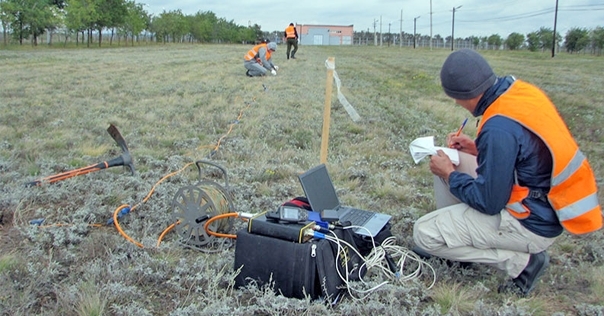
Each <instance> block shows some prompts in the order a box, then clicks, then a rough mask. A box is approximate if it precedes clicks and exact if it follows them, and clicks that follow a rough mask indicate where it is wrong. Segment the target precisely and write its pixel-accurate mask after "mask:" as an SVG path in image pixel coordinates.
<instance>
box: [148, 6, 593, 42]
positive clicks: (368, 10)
mask: <svg viewBox="0 0 604 316" xmlns="http://www.w3.org/2000/svg"><path fill="white" fill-rule="evenodd" d="M137 2H138V1H137ZM140 2H141V3H146V4H147V6H146V7H145V8H146V10H147V12H149V13H154V14H160V13H161V12H163V11H175V10H179V9H180V10H181V11H182V13H183V14H185V15H193V14H195V13H197V12H199V11H202V12H204V11H211V12H214V14H216V16H217V17H219V18H224V19H226V20H227V21H233V22H235V23H236V24H238V25H243V26H247V25H249V24H252V25H253V24H258V25H260V26H261V27H262V30H263V31H268V32H272V31H283V30H284V29H285V27H286V26H287V25H288V24H289V23H290V22H293V23H297V24H328V25H351V24H352V25H354V30H355V31H367V30H369V31H370V32H373V31H374V24H375V29H376V31H377V32H378V33H379V32H380V27H381V30H382V32H383V33H387V32H388V29H389V28H390V32H391V33H398V32H400V30H401V11H402V30H403V32H406V33H413V26H414V25H413V24H414V18H416V17H419V18H417V19H416V20H415V24H416V25H415V26H416V32H417V33H418V34H422V35H430V25H432V34H433V35H437V34H439V35H441V36H442V37H447V36H450V35H451V26H452V18H453V8H454V7H455V8H457V7H459V6H461V7H460V8H458V9H456V10H455V37H456V38H458V37H462V38H464V37H468V36H471V35H476V36H489V35H492V34H499V35H500V36H502V37H503V38H506V37H507V36H508V35H509V34H510V33H512V32H517V33H521V34H525V35H526V34H527V33H529V32H533V31H536V30H538V29H539V28H540V27H548V28H550V29H553V28H554V15H555V7H556V0H497V1H487V0H398V1H395V0H373V1H372V0H301V1H299V0H293V1H292V0H287V1H284V0H255V1H250V0H202V1H200V0H141V1H140ZM430 3H432V9H430ZM571 3H572V4H571ZM430 12H432V14H430ZM430 16H432V23H430ZM380 20H381V23H380ZM374 22H375V23H374ZM596 26H602V27H604V0H559V2H558V19H557V24H556V30H557V31H558V32H559V33H560V34H561V35H562V36H564V35H565V34H566V32H567V31H568V30H569V29H571V28H573V27H581V28H587V29H593V28H595V27H596Z"/></svg>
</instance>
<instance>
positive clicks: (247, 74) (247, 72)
mask: <svg viewBox="0 0 604 316" xmlns="http://www.w3.org/2000/svg"><path fill="white" fill-rule="evenodd" d="M245 75H246V76H248V77H253V76H252V75H250V71H249V70H248V71H246V72H245Z"/></svg>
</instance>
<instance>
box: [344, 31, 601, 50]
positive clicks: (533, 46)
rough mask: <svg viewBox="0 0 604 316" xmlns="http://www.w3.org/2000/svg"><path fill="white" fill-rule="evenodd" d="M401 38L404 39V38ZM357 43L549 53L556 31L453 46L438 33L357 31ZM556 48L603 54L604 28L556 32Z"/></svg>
mask: <svg viewBox="0 0 604 316" xmlns="http://www.w3.org/2000/svg"><path fill="white" fill-rule="evenodd" d="M401 35H402V37H401ZM354 37H355V44H358V45H376V44H377V45H382V46H383V45H388V46H390V45H401V46H403V45H405V46H414V44H417V45H418V46H422V47H425V46H429V45H430V41H431V42H432V43H431V44H432V45H433V46H435V47H441V48H447V47H452V44H453V45H454V46H455V47H464V48H473V49H509V50H519V49H526V50H529V51H532V52H536V51H547V50H550V49H551V48H552V47H553V46H554V42H553V41H554V32H553V30H552V29H551V28H547V27H541V28H539V30H536V31H533V32H530V33H528V34H526V36H525V35H524V34H520V33H517V32H513V33H510V34H509V35H508V37H507V38H503V37H501V36H500V35H499V34H492V35H490V36H483V37H478V36H469V37H466V38H461V37H459V38H456V39H455V42H454V43H451V40H452V39H451V36H447V37H444V38H443V37H441V36H440V35H439V34H436V35H434V36H433V37H432V38H430V36H428V35H422V34H415V35H414V34H410V33H405V32H403V33H402V34H398V33H384V34H379V33H375V32H365V31H360V32H356V31H355V32H354ZM556 44H557V45H556V46H557V47H558V48H559V49H563V50H566V51H567V52H569V53H577V52H588V53H591V54H597V55H600V54H602V52H603V51H604V28H603V27H601V26H598V27H595V28H594V29H586V28H579V27H575V28H571V29H569V30H568V31H567V32H566V34H565V35H564V37H562V35H560V33H559V32H556Z"/></svg>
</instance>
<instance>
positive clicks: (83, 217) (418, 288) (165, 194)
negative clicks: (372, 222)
mask: <svg viewBox="0 0 604 316" xmlns="http://www.w3.org/2000/svg"><path fill="white" fill-rule="evenodd" d="M248 49H249V47H248V46H242V45H229V46H227V45H224V46H216V45H207V46H206V45H204V46H201V45H174V46H172V45H161V46H141V47H128V48H103V49H68V50H62V49H48V48H45V47H37V48H35V49H31V48H28V49H3V50H0V74H1V76H0V135H1V136H2V137H1V139H0V170H1V173H0V183H1V185H0V211H1V213H0V225H1V226H0V284H2V285H1V286H0V315H34V314H36V315H339V314H342V315H370V314H374V315H407V314H408V315H443V314H450V315H554V314H555V315H602V314H604V304H603V303H602V302H604V265H603V264H604V235H603V233H602V232H601V231H599V232H596V233H593V234H591V235H588V236H583V237H576V236H571V235H569V234H567V233H565V234H563V235H562V236H561V237H559V238H558V240H557V242H556V243H555V244H554V245H553V246H552V247H551V248H550V255H551V258H552V262H551V266H550V268H549V270H548V272H547V273H546V274H545V275H544V277H543V278H542V282H541V283H540V285H539V286H538V288H537V290H536V291H535V293H534V294H533V295H531V296H530V297H528V298H519V297H516V296H510V295H500V294H498V293H497V291H496V289H497V286H498V285H499V284H500V283H502V282H503V281H504V280H505V276H504V275H503V274H502V273H501V272H498V271H497V270H495V269H492V268H489V267H486V266H477V265H475V266H473V267H470V268H460V267H459V266H456V265H454V266H448V265H447V264H446V263H444V262H441V261H440V260H431V261H430V262H429V263H430V264H431V265H432V267H434V269H435V271H436V277H437V281H436V284H435V285H434V287H432V288H428V286H427V285H428V282H426V278H420V279H417V280H412V281H408V282H391V283H390V284H388V285H386V286H383V287H381V288H380V289H378V290H376V291H375V292H374V293H372V294H371V295H369V296H368V297H367V298H366V299H364V300H355V299H351V298H347V299H344V300H343V301H342V302H340V303H339V304H338V305H335V306H327V305H325V304H324V303H322V302H318V301H311V300H310V299H306V300H304V299H302V300H299V299H292V298H285V297H282V296H276V295H274V293H273V292H272V291H271V290H270V288H260V289H258V288H254V287H248V288H244V289H236V288H234V286H233V285H234V282H233V279H234V276H235V274H236V272H235V271H233V261H234V247H232V243H229V242H228V241H227V242H226V243H225V244H222V245H218V246H217V247H215V248H213V249H214V250H215V251H214V252H212V253H207V250H208V249H191V248H190V247H186V246H183V244H182V243H181V242H180V238H179V235H178V234H177V233H176V232H175V231H174V230H172V231H168V232H167V233H166V234H165V235H162V233H163V232H165V231H166V230H167V229H168V228H169V226H170V225H171V224H172V223H174V221H175V220H174V210H173V206H172V202H173V199H174V198H175V196H176V195H177V194H178V191H179V189H181V188H183V187H186V186H189V185H193V184H195V183H197V182H198V181H200V180H202V179H200V178H199V175H198V173H197V170H196V168H195V166H194V165H191V163H193V162H195V161H198V160H202V159H207V160H210V161H212V162H213V163H216V164H218V165H220V166H222V167H224V168H225V170H226V171H227V175H228V183H224V182H225V181H224V180H225V178H224V177H220V175H218V176H216V174H215V173H212V172H210V173H209V177H210V180H211V181H215V182H217V183H219V184H224V185H226V186H227V187H228V190H229V192H230V193H232V195H233V206H234V207H235V209H236V210H237V211H244V212H260V211H266V210H271V209H274V208H275V207H276V206H278V205H279V204H281V203H282V202H284V201H286V200H289V199H291V198H293V197H295V196H300V195H303V192H302V189H301V187H300V185H299V183H298V180H297V175H298V174H299V173H301V172H303V171H305V170H307V169H309V168H311V167H312V166H314V165H316V164H318V163H319V157H320V148H321V133H322V127H323V119H322V116H323V109H324V103H325V85H326V73H327V69H326V67H325V61H326V59H327V58H328V57H334V58H335V65H336V71H337V74H338V75H339V77H340V79H341V80H342V92H343V94H344V95H345V96H346V98H347V99H348V101H349V102H350V103H351V104H352V105H353V106H354V108H355V109H356V110H357V111H358V113H359V114H360V116H361V120H360V121H359V122H353V121H352V120H351V119H350V117H349V116H348V114H347V113H346V111H345V110H344V108H343V107H342V106H341V105H340V103H339V102H338V100H337V98H336V95H335V86H334V93H333V96H332V110H331V128H330V139H329V151H328V161H327V165H328V168H329V171H330V173H331V176H332V178H333V181H334V183H335V186H336V187H337V188H338V194H339V195H340V198H341V199H342V200H343V202H344V203H345V204H349V205H355V206H358V207H362V208H367V209H374V210H380V211H382V212H384V213H388V214H390V215H392V216H393V219H392V231H393V233H394V235H396V236H397V244H398V245H400V246H402V247H410V246H411V243H412V238H411V231H412V227H413V222H414V221H415V220H416V219H417V218H418V217H420V216H421V215H423V214H425V213H427V212H430V211H431V210H433V209H434V208H435V204H434V200H433V197H432V194H433V192H432V175H431V174H430V172H429V170H428V167H427V165H426V163H425V162H423V163H420V164H417V165H416V164H415V163H413V160H412V158H411V156H410V154H409V152H408V145H409V143H410V142H411V141H412V140H413V139H415V138H417V137H420V136H430V135H434V136H435V139H436V141H437V142H438V143H442V142H443V141H444V137H445V135H446V134H447V133H449V132H451V131H453V130H455V129H456V128H457V127H458V126H459V124H460V123H461V122H462V121H463V120H464V118H466V117H467V116H468V115H469V114H468V113H467V112H466V111H465V110H463V109H462V108H461V107H459V106H456V105H455V104H454V103H453V101H452V100H451V99H449V98H447V97H446V96H445V95H444V93H443V92H442V90H441V88H440V81H439V77H438V74H439V70H440V66H441V65H442V62H443V61H444V59H445V58H446V56H447V55H448V54H449V53H450V51H449V50H432V51H430V50H428V49H417V50H413V49H406V48H405V49H401V48H398V47H389V48H388V47H383V48H372V47H307V46H301V47H300V49H299V52H298V54H297V55H296V57H298V58H297V59H296V60H285V48H284V47H283V46H280V47H279V48H278V51H277V52H276V53H275V55H274V59H275V63H276V64H277V65H278V66H279V67H280V69H279V73H278V75H277V76H269V77H265V78H248V77H246V76H245V69H244V68H243V62H242V57H243V55H244V53H245V52H246V51H247V50H248ZM482 53H483V54H484V55H485V57H486V58H487V59H488V60H489V62H490V63H491V64H492V66H493V68H494V70H495V72H496V73H498V74H499V75H506V74H512V75H515V76H516V77H517V78H521V79H523V80H526V81H529V82H532V83H535V84H537V85H539V86H540V87H542V89H543V90H545V91H546V92H547V93H548V95H549V96H550V97H551V99H552V100H553V101H554V103H556V104H557V106H558V108H559V111H560V112H561V114H562V116H563V117H564V119H565V120H566V122H567V124H568V125H569V127H570V129H571V131H572V132H573V134H574V135H575V137H576V139H577V141H578V143H579V144H580V146H581V148H582V150H583V152H584V153H585V154H586V155H587V157H588V158H589V160H590V162H591V165H592V167H593V168H594V170H595V172H596V175H597V178H598V184H599V186H600V188H602V179H603V177H604V158H602V157H604V132H603V129H602V122H603V121H604V120H603V118H604V113H603V112H604V94H603V93H602V87H604V60H603V59H602V58H601V57H600V58H597V57H592V56H588V55H569V54H565V53H560V54H558V55H557V56H556V57H555V58H553V59H552V58H550V55H549V53H547V52H546V53H528V52H509V51H485V52H482ZM470 122H471V123H469V124H468V126H467V128H466V130H465V132H466V133H468V134H470V135H471V134H472V133H474V132H475V131H476V128H475V124H474V122H475V119H474V118H470ZM109 124H114V125H115V126H117V127H118V129H119V131H120V132H121V134H122V135H123V136H124V138H125V139H126V142H127V143H128V146H129V149H130V153H131V154H132V157H133V159H134V166H135V167H136V170H137V174H136V175H135V176H131V175H130V172H129V171H128V170H125V169H124V168H122V167H115V168H109V169H107V170H102V171H98V172H94V173H90V174H88V175H82V176H78V177H74V178H71V179H67V180H64V181H61V182H59V183H56V184H48V185H43V186H41V187H26V186H24V184H25V183H27V182H29V181H34V180H37V179H40V178H43V177H46V176H50V175H53V174H56V173H60V172H64V171H67V170H71V169H74V168H79V167H84V166H87V165H91V164H95V163H98V162H101V161H104V160H109V159H112V158H114V157H118V156H120V155H121V154H122V153H121V150H120V148H119V147H118V146H117V144H116V143H115V142H114V141H113V139H112V138H111V136H110V135H109V134H108V133H107V132H106V129H107V128H108V126H109ZM227 184H228V185H227ZM602 202H604V199H603V198H602V195H600V203H602ZM124 204H126V205H130V206H135V207H133V210H132V212H131V213H130V214H128V215H126V216H124V217H122V218H121V219H120V220H119V223H120V226H121V228H122V229H123V233H120V232H119V231H118V230H117V229H116V227H114V226H113V225H105V223H106V222H107V221H108V220H109V219H110V218H112V216H113V214H114V213H115V212H116V210H117V209H118V207H120V205H124ZM36 219H44V222H43V224H42V225H41V226H37V225H31V224H30V221H32V220H36ZM243 225H244V223H243V222H242V221H239V220H236V221H235V223H234V227H233V229H232V231H231V232H234V231H236V230H237V229H239V228H241V227H243ZM126 237H128V238H126ZM221 240H222V239H221ZM135 243H139V244H140V246H141V247H139V246H137V245H136V244H135ZM229 245H231V247H229ZM202 248H203V247H202ZM203 250H206V251H203ZM376 278H378V279H379V276H376Z"/></svg>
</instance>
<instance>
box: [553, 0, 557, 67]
mask: <svg viewBox="0 0 604 316" xmlns="http://www.w3.org/2000/svg"><path fill="white" fill-rule="evenodd" d="M557 20H558V0H556V13H554V36H553V37H552V43H553V44H552V58H554V55H555V54H556V24H557Z"/></svg>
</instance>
